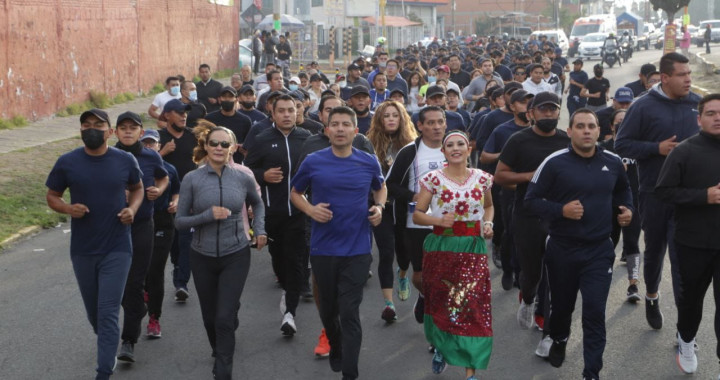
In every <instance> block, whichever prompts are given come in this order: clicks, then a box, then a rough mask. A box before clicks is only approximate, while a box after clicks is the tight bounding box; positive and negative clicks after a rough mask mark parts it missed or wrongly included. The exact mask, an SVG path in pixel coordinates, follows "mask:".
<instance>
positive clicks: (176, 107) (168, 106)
mask: <svg viewBox="0 0 720 380" xmlns="http://www.w3.org/2000/svg"><path fill="white" fill-rule="evenodd" d="M230 88H232V87H230ZM233 92H235V90H234V89H233ZM190 109H192V107H191V106H190V105H189V104H185V103H183V102H181V101H180V100H178V99H172V100H170V101H169V102H167V103H165V107H163V113H165V112H170V111H175V112H178V113H179V112H187V111H190Z"/></svg>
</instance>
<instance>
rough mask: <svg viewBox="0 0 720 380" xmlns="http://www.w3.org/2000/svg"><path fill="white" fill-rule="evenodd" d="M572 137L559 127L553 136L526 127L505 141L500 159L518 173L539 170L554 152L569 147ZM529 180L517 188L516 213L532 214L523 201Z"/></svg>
mask: <svg viewBox="0 0 720 380" xmlns="http://www.w3.org/2000/svg"><path fill="white" fill-rule="evenodd" d="M569 144H570V138H568V136H567V134H566V133H565V132H564V131H561V130H559V129H557V130H556V133H555V134H554V135H552V136H547V137H545V136H540V135H538V134H537V133H535V132H534V131H533V129H532V128H525V129H523V130H521V131H520V132H517V133H515V134H513V135H512V136H511V137H510V138H509V139H508V141H507V143H505V146H504V147H503V149H502V152H501V153H500V158H499V160H500V161H502V162H503V163H504V164H505V165H507V166H509V167H510V169H512V171H514V172H516V173H526V172H532V171H535V170H537V168H538V166H540V164H541V163H542V162H543V161H544V160H545V158H547V156H549V155H550V154H552V153H553V152H556V151H558V150H560V149H564V148H567V147H568V145H569ZM527 188H528V182H525V183H520V184H518V185H517V189H516V190H515V213H517V214H519V215H525V216H531V215H533V214H532V213H531V212H530V211H527V210H525V208H524V207H523V201H524V199H525V192H527Z"/></svg>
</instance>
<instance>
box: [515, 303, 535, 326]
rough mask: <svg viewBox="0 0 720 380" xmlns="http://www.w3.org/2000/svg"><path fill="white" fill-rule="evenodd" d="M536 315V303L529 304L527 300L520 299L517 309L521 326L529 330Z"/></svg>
mask: <svg viewBox="0 0 720 380" xmlns="http://www.w3.org/2000/svg"><path fill="white" fill-rule="evenodd" d="M534 316H535V304H532V303H531V304H527V303H525V301H520V307H518V311H517V321H518V324H519V325H520V328H522V329H524V330H528V329H530V328H531V327H532V326H533V322H534V321H533V318H534Z"/></svg>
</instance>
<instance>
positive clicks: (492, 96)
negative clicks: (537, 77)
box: [490, 87, 517, 99]
mask: <svg viewBox="0 0 720 380" xmlns="http://www.w3.org/2000/svg"><path fill="white" fill-rule="evenodd" d="M515 91H517V89H515ZM504 93H505V90H504V89H503V88H502V87H498V88H496V89H495V91H493V92H491V93H490V99H497V98H499V97H501V96H503V94H504Z"/></svg>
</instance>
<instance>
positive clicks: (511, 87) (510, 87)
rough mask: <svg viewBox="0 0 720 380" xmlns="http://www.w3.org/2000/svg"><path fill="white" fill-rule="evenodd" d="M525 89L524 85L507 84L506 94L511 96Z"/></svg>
mask: <svg viewBox="0 0 720 380" xmlns="http://www.w3.org/2000/svg"><path fill="white" fill-rule="evenodd" d="M522 88H523V86H522V83H520V82H515V81H512V82H510V83H507V84H505V87H504V90H505V93H506V94H510V93H512V92H514V91H516V90H521V89H522Z"/></svg>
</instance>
